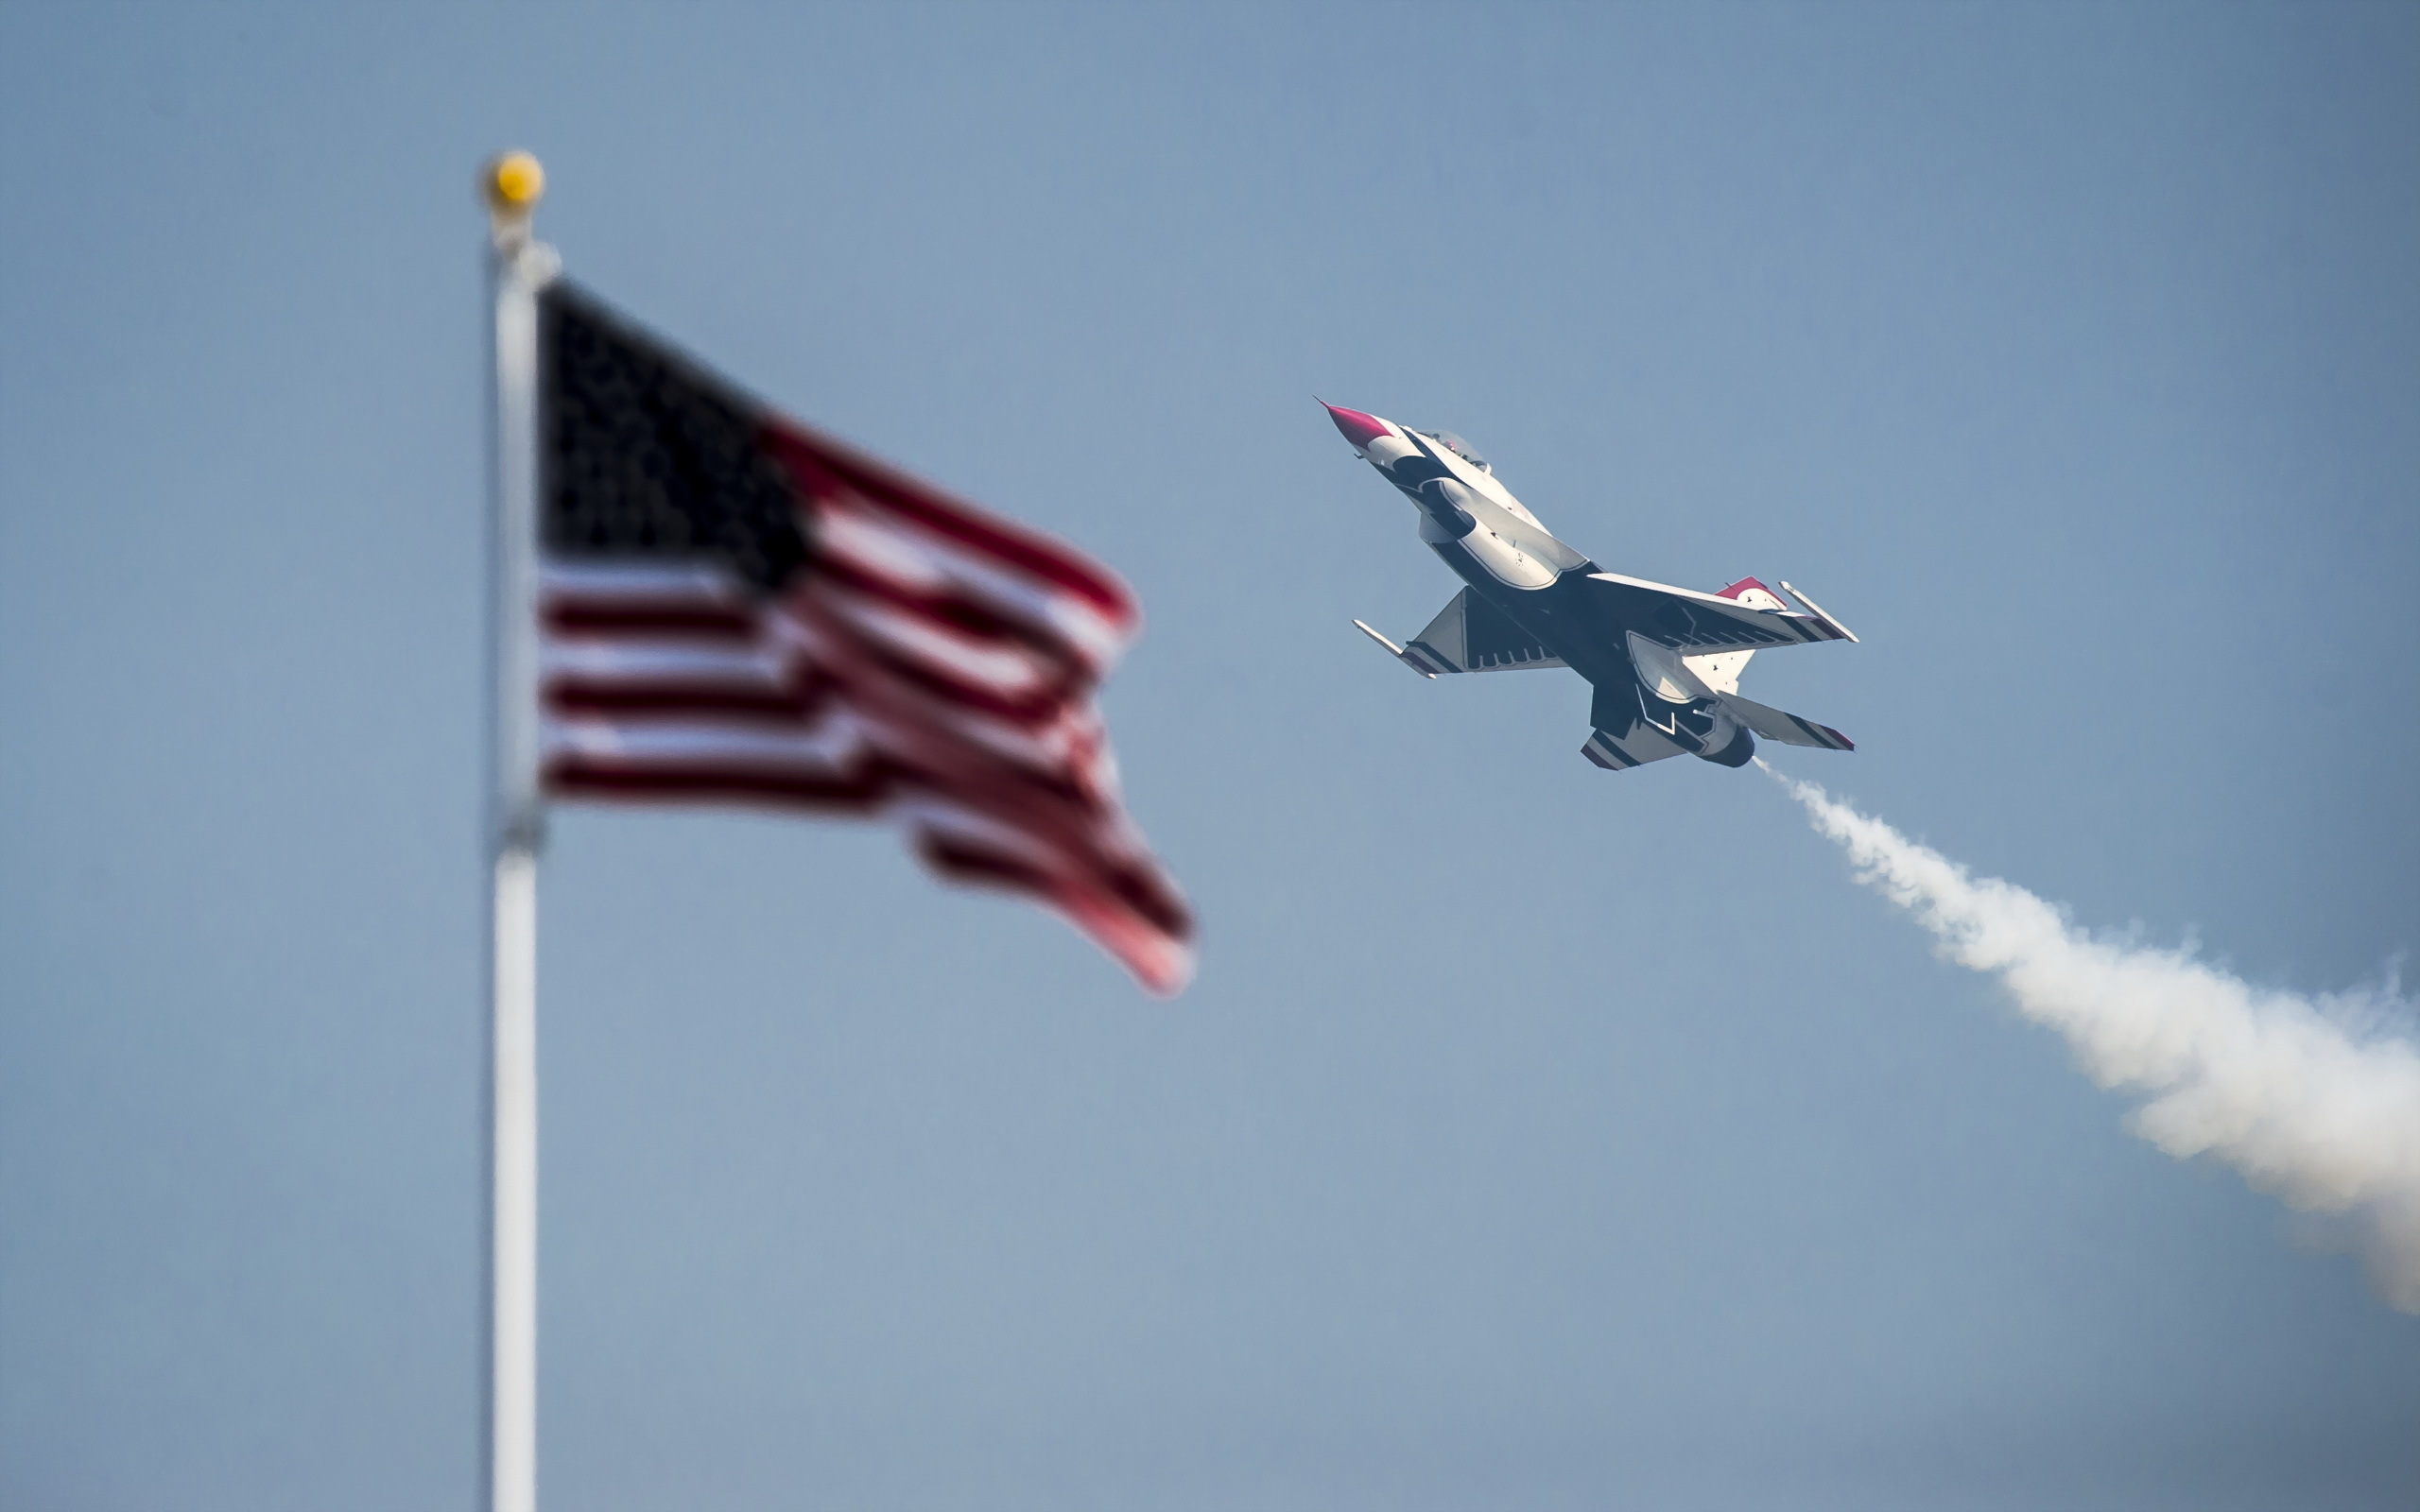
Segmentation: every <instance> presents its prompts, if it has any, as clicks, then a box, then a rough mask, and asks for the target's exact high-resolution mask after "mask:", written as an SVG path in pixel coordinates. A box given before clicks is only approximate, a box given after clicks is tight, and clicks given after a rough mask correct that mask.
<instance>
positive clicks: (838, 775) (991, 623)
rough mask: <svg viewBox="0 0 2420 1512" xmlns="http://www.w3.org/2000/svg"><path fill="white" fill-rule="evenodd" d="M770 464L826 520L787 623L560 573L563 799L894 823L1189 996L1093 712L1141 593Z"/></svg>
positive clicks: (966, 525)
mask: <svg viewBox="0 0 2420 1512" xmlns="http://www.w3.org/2000/svg"><path fill="white" fill-rule="evenodd" d="M761 443H762V444H763V445H764V447H765V448H766V450H767V451H768V452H769V454H770V455H772V456H774V457H775V458H776V459H777V460H779V461H780V462H781V463H782V464H783V466H784V467H785V469H786V470H787V472H789V473H790V475H791V476H792V477H793V478H794V479H795V480H796V482H797V484H798V492H799V495H800V497H801V498H802V499H804V501H805V507H806V508H807V509H808V511H809V512H810V513H811V514H812V516H813V518H812V519H811V520H810V521H809V522H807V528H808V530H809V532H810V534H811V537H812V540H813V541H814V545H815V550H814V556H813V558H811V559H810V561H809V562H808V564H807V566H806V568H805V569H804V571H803V572H802V573H801V574H800V575H799V576H798V577H797V578H796V579H795V580H794V581H793V582H792V583H791V585H790V586H789V587H788V588H787V590H786V591H785V594H784V596H783V597H781V598H780V599H778V600H766V599H764V598H762V597H760V596H758V595H756V594H754V593H752V591H751V590H750V589H749V587H748V585H747V584H745V583H744V582H743V581H742V580H741V579H740V578H739V577H738V576H736V575H735V574H732V573H729V572H726V571H724V570H722V569H720V568H718V567H716V566H714V565H712V564H710V563H701V562H691V563H680V564H665V565H659V564H651V563H648V562H645V561H644V560H631V561H613V560H595V559H582V558H558V559H553V560H549V561H548V562H546V563H545V566H544V578H543V592H542V603H541V610H540V612H541V619H542V625H543V630H542V644H543V648H544V662H543V679H542V685H543V688H544V705H545V747H544V761H545V779H546V784H547V789H548V791H549V792H550V793H551V794H554V795H556V796H559V797H570V798H589V799H614V800H621V801H638V802H664V801H703V802H730V801H741V802H757V803H769V804H775V805H781V806H786V807H795V808H804V809H811V810H820V811H824V812H837V813H846V814H857V815H871V814H875V813H890V814H895V815H897V816H899V817H900V818H901V819H902V821H903V822H905V823H906V824H907V825H908V829H909V831H910V832H911V833H913V834H914V836H915V838H916V844H917V848H918V850H919V851H921V852H922V853H923V854H924V856H925V859H926V860H927V861H928V862H929V863H930V864H932V865H933V866H934V867H936V868H939V869H940V870H942V872H943V873H945V874H947V875H950V876H952V877H955V878H958V879H960V880H964V881H971V882H981V883H988V884H992V885H1002V886H1007V887H1011V888H1013V889H1017V890H1020V891H1024V892H1028V893H1030V894H1033V895H1035V896H1037V897H1040V898H1042V899H1043V900H1045V901H1046V902H1049V903H1051V904H1052V905H1054V906H1056V907H1057V908H1059V909H1060V910H1061V911H1063V913H1065V914H1066V915H1067V916H1068V917H1069V918H1070V919H1072V920H1073V921H1074V922H1075V923H1076V924H1077V925H1078V927H1080V928H1081V929H1083V930H1084V931H1085V932H1086V933H1087V934H1089V935H1091V936H1093V937H1094V938H1095V939H1096V940H1098V942H1099V943H1100V944H1101V945H1102V946H1103V947H1104V948H1105V949H1107V950H1109V951H1110V952H1111V953H1112V954H1115V955H1116V956H1117V957H1118V958H1119V959H1120V960H1121V961H1123V962H1124V963H1125V964H1126V965H1127V966H1128V968H1129V969H1131V970H1132V971H1133V972H1134V974H1135V975H1136V976H1137V977H1139V978H1140V979H1141V980H1142V982H1143V983H1144V985H1145V986H1146V987H1148V988H1150V989H1151V990H1153V991H1155V992H1160V993H1173V992H1175V991H1177V990H1179V989H1180V988H1183V987H1184V983H1185V981H1186V980H1187V979H1188V978H1189V977H1190V975H1191V974H1192V969H1193V952H1192V944H1191V936H1192V924H1191V919H1190V917H1189V916H1188V914H1187V912H1186V910H1185V906H1184V900H1183V898H1182V897H1181V896H1180V895H1179V893H1178V892H1177V890H1176V887H1175V885H1174V884H1173V883H1172V882H1171V881H1170V880H1169V879H1168V877H1167V874H1166V873H1165V872H1164V871H1162V870H1161V868H1160V867H1159V865H1158V863H1157V862H1156V861H1155V860H1154V859H1153V858H1152V856H1151V854H1150V850H1149V848H1148V847H1147V846H1146V844H1145V842H1144V840H1143V837H1142V834H1141V833H1140V832H1139V831H1138V830H1137V829H1136V828H1135V826H1134V824H1133V822H1132V820H1131V819H1130V818H1129V817H1128V816H1127V814H1126V810H1125V805H1124V802H1123V800H1122V799H1120V797H1119V794H1118V787H1117V777H1116V768H1115V762H1114V760H1113V759H1112V757H1111V755H1110V750H1109V741H1108V736H1107V732H1106V730H1104V729H1103V728H1102V725H1101V721H1100V716H1099V714H1098V711H1097V710H1096V708H1095V706H1094V703H1093V691H1094V689H1095V688H1096V687H1097V686H1098V683H1099V681H1100V679H1101V678H1102V677H1103V676H1104V675H1105V674H1106V673H1107V671H1108V670H1109V667H1110V665H1111V664H1112V663H1113V662H1115V659H1116V657H1117V655H1118V654H1119V652H1120V651H1122V650H1123V649H1124V647H1125V646H1126V644H1128V643H1129V642H1130V641H1131V640H1132V638H1133V636H1134V634H1135V632H1136V630H1137V629H1138V628H1139V626H1140V616H1139V613H1138V610H1137V608H1136V605H1135V603H1134V599H1133V596H1132V593H1129V592H1128V590H1127V589H1126V587H1125V585H1124V584H1122V583H1120V582H1119V581H1118V580H1117V579H1116V578H1115V576H1112V575H1111V574H1110V573H1109V572H1108V571H1107V570H1105V569H1104V568H1102V567H1100V566H1098V565H1097V564H1096V563H1093V562H1091V561H1088V560H1086V559H1085V558H1082V557H1080V556H1079V555H1078V554H1076V553H1075V552H1074V551H1072V550H1070V549H1069V548H1067V547H1066V546H1063V545H1062V544H1060V543H1058V542H1056V541H1050V540H1047V539H1046V538H1044V537H1042V536H1039V535H1036V534H1034V533H1033V532H1030V531H1028V530H1026V529H1024V528H1023V527H1021V526H1018V525H1015V524H1011V523H1009V522H1007V521H1005V520H1002V519H1000V518H998V517H997V516H994V515H992V514H988V513H986V512H984V511H982V510H980V509H977V508H976V507H973V506H971V505H968V504H965V503H963V502H961V501H959V500H956V499H952V498H950V497H949V496H947V495H946V494H943V493H942V492H940V491H939V490H935V489H933V488H931V487H930V486H928V485H925V484H923V483H920V482H918V481H916V480H914V479H912V478H908V477H907V476H905V475H903V474H901V473H899V472H894V471H892V470H891V469H890V468H889V467H887V466H885V465H884V464H882V463H880V462H877V461H875V460H873V458H871V457H868V456H865V455H862V454H860V453H857V452H856V451H854V450H851V449H850V448H847V447H844V446H841V445H840V444H838V443H837V442H835V441H832V440H830V439H828V438H823V437H821V436H818V435H816V434H814V433H812V432H810V431H807V430H806V429H804V427H800V426H796V425H794V424H792V423H790V422H788V421H772V422H770V423H769V426H768V428H767V429H766V431H765V432H764V434H763V436H762V440H761Z"/></svg>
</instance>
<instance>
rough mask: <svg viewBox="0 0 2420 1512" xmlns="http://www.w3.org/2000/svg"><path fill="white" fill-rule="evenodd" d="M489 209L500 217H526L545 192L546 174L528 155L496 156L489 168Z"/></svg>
mask: <svg viewBox="0 0 2420 1512" xmlns="http://www.w3.org/2000/svg"><path fill="white" fill-rule="evenodd" d="M485 188H486V190H487V196H488V205H489V207H490V208H491V209H493V210H494V211H496V212H497V213H499V214H502V215H512V214H519V215H527V214H529V212H530V211H531V210H532V209H534V208H535V207H536V206H537V203H538V197H539V196H540V195H543V194H544V193H545V192H546V170H545V169H544V167H543V166H541V165H540V164H539V162H538V160H537V159H536V158H534V157H531V156H530V155H529V154H528V153H527V152H506V153H502V154H499V155H498V156H497V157H496V159H495V161H493V163H489V164H488V172H487V182H486V185H485Z"/></svg>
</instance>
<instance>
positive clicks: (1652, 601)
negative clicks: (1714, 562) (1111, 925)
mask: <svg viewBox="0 0 2420 1512" xmlns="http://www.w3.org/2000/svg"><path fill="white" fill-rule="evenodd" d="M1322 404H1324V405H1325V407H1326V409H1327V412H1328V417H1329V418H1330V419H1331V420H1333V421H1336V428H1337V429H1338V430H1340V431H1341V432H1343V433H1344V438H1345V439H1346V440H1348V441H1350V442H1352V443H1353V452H1354V455H1356V456H1359V457H1361V458H1363V459H1364V460H1366V461H1367V462H1369V464H1370V465H1371V466H1372V467H1374V468H1376V469H1377V470H1378V471H1379V472H1381V473H1383V474H1384V475H1385V476H1386V479H1387V481H1388V482H1390V483H1392V484H1393V485H1394V486H1395V487H1396V488H1398V489H1400V490H1403V492H1404V494H1405V496H1406V497H1408V498H1409V499H1410V500H1411V502H1412V505H1413V506H1414V507H1416V508H1418V509H1419V511H1420V539H1421V540H1423V541H1426V542H1428V547H1429V549H1430V550H1431V551H1434V552H1435V553H1437V555H1438V556H1439V557H1441V558H1444V561H1445V565H1446V566H1448V567H1451V568H1452V569H1453V570H1454V573H1455V575H1456V576H1459V577H1461V579H1462V581H1463V583H1465V584H1466V585H1467V586H1466V587H1464V588H1463V589H1462V591H1461V593H1456V594H1455V595H1454V601H1453V602H1452V603H1450V604H1447V605H1446V606H1445V608H1444V610H1443V612H1441V613H1440V614H1439V615H1438V616H1437V617H1436V618H1435V619H1433V620H1430V621H1429V622H1428V627H1427V628H1426V629H1425V630H1422V631H1421V632H1420V633H1419V634H1418V635H1415V636H1413V637H1412V638H1411V640H1410V641H1409V643H1407V644H1402V645H1397V644H1395V643H1394V642H1392V641H1390V640H1388V639H1387V638H1386V637H1385V636H1383V635H1381V634H1379V633H1378V632H1377V631H1376V630H1374V629H1372V628H1371V627H1369V626H1368V625H1365V624H1363V623H1362V622H1361V621H1359V620H1355V621H1354V622H1353V623H1354V625H1355V626H1356V627H1358V628H1359V629H1360V631H1361V632H1362V633H1363V634H1364V635H1367V636H1368V637H1370V639H1372V640H1374V641H1375V642H1377V643H1378V644H1380V645H1382V646H1385V647H1386V648H1387V649H1388V650H1389V651H1392V652H1393V653H1394V656H1395V658H1396V660H1398V661H1400V662H1403V663H1404V665H1406V666H1408V667H1409V668H1411V669H1412V670H1413V671H1414V672H1417V673H1419V674H1420V675H1421V676H1422V677H1424V678H1436V677H1440V676H1443V675H1444V674H1446V673H1455V672H1508V671H1513V670H1517V669H1521V668H1526V667H1569V668H1570V669H1571V670H1573V671H1574V672H1577V673H1579V674H1580V675H1581V676H1582V677H1583V678H1585V679H1588V681H1589V682H1590V684H1592V685H1593V686H1594V688H1595V690H1596V696H1595V699H1594V701H1593V703H1592V704H1591V706H1590V708H1589V713H1588V722H1589V723H1590V724H1591V725H1592V726H1594V727H1595V729H1594V730H1593V731H1592V732H1591V733H1590V735H1589V736H1588V743H1587V744H1586V745H1584V746H1582V747H1580V749H1581V753H1582V755H1584V756H1586V757H1587V758H1588V759H1589V760H1590V761H1592V762H1595V763H1596V764H1597V765H1599V766H1602V767H1605V768H1607V769H1609V770H1612V771H1617V772H1618V771H1626V770H1628V769H1629V768H1631V767H1633V766H1642V765H1646V764H1647V763H1649V762H1659V761H1662V760H1664V759H1665V758H1666V757H1668V756H1695V757H1697V758H1698V759H1700V760H1701V761H1709V762H1713V763H1715V764H1716V765H1720V766H1745V765H1748V761H1749V759H1750V758H1751V757H1753V756H1755V753H1756V736H1758V735H1762V736H1764V737H1765V738H1766V739H1767V740H1772V741H1778V742H1780V743H1781V744H1783V745H1785V746H1812V747H1816V748H1818V749H1821V750H1854V749H1856V748H1857V747H1855V746H1854V745H1853V744H1852V743H1851V742H1850V740H1849V738H1848V737H1847V736H1846V735H1843V734H1841V732H1840V731H1839V730H1834V729H1832V728H1831V727H1830V726H1828V725H1819V724H1817V723H1815V722H1814V721H1813V720H1811V719H1802V718H1800V717H1799V716H1798V715H1796V714H1791V713H1782V711H1780V710H1778V709H1770V708H1767V707H1766V706H1765V705H1763V704H1760V703H1755V702H1753V701H1752V700H1750V699H1747V698H1742V697H1741V696H1739V673H1740V670H1741V669H1742V668H1744V667H1745V666H1747V664H1748V659H1749V658H1750V657H1752V656H1754V655H1755V654H1756V653H1757V652H1758V651H1762V650H1766V649H1769V648H1771V647H1774V646H1783V645H1804V644H1807V643H1808V642H1810V641H1854V640H1856V639H1857V637H1856V636H1854V635H1851V634H1850V633H1849V631H1848V627H1845V626H1843V625H1842V624H1841V622H1840V621H1838V620H1836V619H1834V618H1832V616H1830V615H1829V614H1826V613H1824V610H1823V609H1822V607H1821V606H1819V605H1817V604H1816V602H1815V601H1814V600H1813V599H1811V598H1808V597H1807V596H1806V594H1805V593H1800V592H1799V591H1798V590H1797V589H1795V588H1792V587H1790V586H1789V583H1787V582H1784V583H1783V584H1782V585H1781V588H1782V592H1783V593H1788V594H1789V595H1790V597H1791V598H1793V599H1795V600H1797V601H1798V603H1799V605H1800V606H1801V608H1800V609H1797V610H1793V609H1791V608H1789V606H1788V605H1787V604H1785V603H1784V602H1783V601H1782V599H1781V597H1780V596H1779V595H1778V594H1776V593H1773V592H1772V590H1771V589H1769V588H1767V587H1766V586H1765V585H1764V584H1762V583H1760V582H1758V581H1756V579H1755V578H1753V577H1742V578H1741V579H1739V580H1738V581H1737V582H1736V583H1733V584H1732V585H1731V586H1730V587H1728V588H1725V589H1723V590H1722V591H1721V592H1720V593H1698V592H1697V591H1695V590H1694V589H1687V588H1675V587H1673V586H1671V585H1670V584H1668V583H1651V582H1648V581H1646V580H1645V579H1643V578H1637V577H1625V576H1622V575H1621V574H1619V573H1609V572H1602V571H1599V568H1598V566H1597V564H1596V563H1595V562H1593V561H1590V560H1589V559H1588V558H1586V557H1584V556H1582V554H1581V553H1579V552H1577V551H1574V550H1573V549H1572V548H1571V547H1569V546H1566V545H1564V543H1563V542H1562V541H1557V540H1556V539H1555V538H1554V536H1553V534H1552V533H1551V532H1549V531H1548V530H1547V527H1546V526H1544V525H1542V524H1539V523H1538V517H1537V516H1536V515H1533V514H1531V513H1530V511H1529V510H1528V509H1526V508H1523V507H1522V506H1521V501H1520V500H1518V499H1516V498H1514V497H1513V494H1512V492H1511V490H1507V489H1506V488H1505V487H1504V485H1503V484H1501V483H1499V482H1497V481H1496V479H1495V469H1493V468H1491V467H1489V466H1488V465H1487V463H1486V462H1485V461H1484V460H1483V459H1481V457H1480V456H1479V455H1478V452H1476V451H1474V450H1473V449H1472V448H1471V445H1470V443H1469V442H1467V441H1465V440H1463V439H1462V438H1461V437H1459V436H1456V435H1454V434H1452V433H1451V432H1449V431H1414V430H1407V429H1406V428H1404V427H1403V426H1401V425H1398V424H1396V423H1395V422H1394V421H1390V420H1381V419H1379V418H1378V417H1377V416H1375V415H1365V414H1363V413H1362V412H1361V411H1359V410H1357V409H1342V408H1340V407H1338V406H1337V405H1334V404H1326V402H1325V401H1322Z"/></svg>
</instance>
